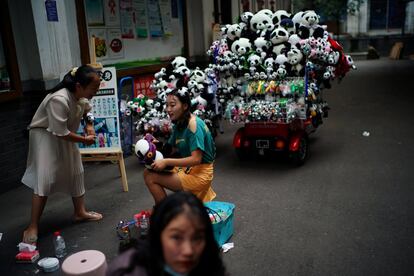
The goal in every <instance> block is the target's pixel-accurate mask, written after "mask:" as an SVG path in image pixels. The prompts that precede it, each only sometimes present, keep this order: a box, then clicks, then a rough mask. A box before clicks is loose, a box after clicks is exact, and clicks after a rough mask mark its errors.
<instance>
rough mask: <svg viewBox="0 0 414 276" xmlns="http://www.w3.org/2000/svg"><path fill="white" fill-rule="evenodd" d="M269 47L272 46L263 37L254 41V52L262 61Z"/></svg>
mask: <svg viewBox="0 0 414 276" xmlns="http://www.w3.org/2000/svg"><path fill="white" fill-rule="evenodd" d="M270 46H272V44H271V43H270V42H269V41H268V40H267V39H265V38H264V37H258V38H256V40H255V41H254V48H255V51H256V53H257V54H258V55H259V56H260V57H261V58H262V59H264V58H265V57H266V55H267V51H269V48H270Z"/></svg>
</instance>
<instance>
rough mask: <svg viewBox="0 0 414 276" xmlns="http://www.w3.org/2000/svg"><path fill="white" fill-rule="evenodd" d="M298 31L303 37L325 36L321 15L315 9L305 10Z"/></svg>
mask: <svg viewBox="0 0 414 276" xmlns="http://www.w3.org/2000/svg"><path fill="white" fill-rule="evenodd" d="M299 22H300V24H299V28H297V33H298V35H299V36H300V37H301V38H302V39H306V38H309V37H311V36H312V37H315V38H318V37H321V38H322V37H323V35H324V31H325V30H324V28H323V27H322V26H320V25H319V15H317V14H316V13H315V11H313V10H308V11H305V12H303V14H302V18H301V19H300V21H299Z"/></svg>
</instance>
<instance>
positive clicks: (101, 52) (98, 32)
mask: <svg viewBox="0 0 414 276" xmlns="http://www.w3.org/2000/svg"><path fill="white" fill-rule="evenodd" d="M89 37H93V38H94V39H95V55H96V60H97V61H102V60H105V59H106V58H107V57H108V40H107V38H106V29H103V28H97V29H95V28H93V29H92V28H91V29H89Z"/></svg>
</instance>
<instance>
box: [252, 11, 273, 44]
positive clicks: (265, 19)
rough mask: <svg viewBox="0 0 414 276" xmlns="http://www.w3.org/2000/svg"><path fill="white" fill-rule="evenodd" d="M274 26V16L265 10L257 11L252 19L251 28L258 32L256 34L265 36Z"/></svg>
mask: <svg viewBox="0 0 414 276" xmlns="http://www.w3.org/2000/svg"><path fill="white" fill-rule="evenodd" d="M272 26H273V23H272V18H271V17H270V16H268V15H267V14H266V13H264V12H262V13H260V12H259V13H256V14H255V15H253V17H252V19H251V20H250V29H251V30H252V31H253V32H255V33H256V36H265V35H266V33H267V32H268V31H269V29H270V28H272ZM254 39H255V38H254Z"/></svg>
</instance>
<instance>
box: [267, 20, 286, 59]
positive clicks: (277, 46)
mask: <svg viewBox="0 0 414 276" xmlns="http://www.w3.org/2000/svg"><path fill="white" fill-rule="evenodd" d="M288 40H289V33H288V32H287V31H286V30H285V29H284V28H283V27H279V28H276V29H274V30H273V31H272V33H271V34H270V41H271V42H272V44H273V50H272V52H273V53H274V54H275V56H277V55H280V54H282V53H285V52H286V50H288V49H289V45H290V44H289V43H288Z"/></svg>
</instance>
